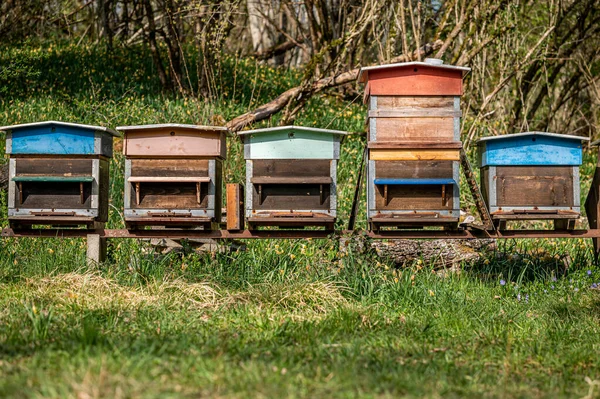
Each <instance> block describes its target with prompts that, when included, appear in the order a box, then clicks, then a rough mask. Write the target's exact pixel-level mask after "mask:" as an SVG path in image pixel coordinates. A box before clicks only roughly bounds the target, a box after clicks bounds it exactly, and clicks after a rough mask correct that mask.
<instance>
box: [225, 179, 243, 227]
mask: <svg viewBox="0 0 600 399" xmlns="http://www.w3.org/2000/svg"><path fill="white" fill-rule="evenodd" d="M243 228H244V186H243V185H242V184H238V183H227V230H242V229H243Z"/></svg>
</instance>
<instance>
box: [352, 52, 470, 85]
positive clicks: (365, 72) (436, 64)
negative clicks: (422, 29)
mask: <svg viewBox="0 0 600 399" xmlns="http://www.w3.org/2000/svg"><path fill="white" fill-rule="evenodd" d="M412 66H426V67H432V68H440V69H449V70H455V71H461V72H462V76H463V77H465V75H467V74H468V73H469V72H471V68H469V67H465V66H457V65H446V64H444V61H442V60H441V59H439V58H425V61H423V62H422V61H410V62H399V63H396V64H385V65H374V66H368V67H362V68H360V72H358V82H359V83H365V82H366V81H367V80H368V77H369V71H380V70H385V69H394V68H404V67H412Z"/></svg>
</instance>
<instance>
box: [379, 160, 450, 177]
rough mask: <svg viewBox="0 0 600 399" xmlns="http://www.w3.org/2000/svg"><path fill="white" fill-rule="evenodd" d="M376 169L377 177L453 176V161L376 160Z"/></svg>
mask: <svg viewBox="0 0 600 399" xmlns="http://www.w3.org/2000/svg"><path fill="white" fill-rule="evenodd" d="M375 170H376V177H377V178H399V179H401V178H409V179H410V178H412V179H435V178H445V177H446V178H451V177H452V161H376V162H375Z"/></svg>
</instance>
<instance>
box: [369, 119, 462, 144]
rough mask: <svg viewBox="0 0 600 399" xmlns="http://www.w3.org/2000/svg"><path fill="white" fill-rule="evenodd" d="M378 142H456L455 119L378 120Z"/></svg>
mask: <svg viewBox="0 0 600 399" xmlns="http://www.w3.org/2000/svg"><path fill="white" fill-rule="evenodd" d="M375 123H376V134H377V136H376V137H377V140H376V141H406V140H414V141H446V142H449V141H454V118H377V119H376V122H375Z"/></svg>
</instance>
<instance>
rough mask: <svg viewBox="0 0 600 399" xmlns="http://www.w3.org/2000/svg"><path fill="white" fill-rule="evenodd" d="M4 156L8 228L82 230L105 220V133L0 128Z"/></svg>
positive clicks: (45, 125) (68, 127)
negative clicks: (6, 155)
mask: <svg viewBox="0 0 600 399" xmlns="http://www.w3.org/2000/svg"><path fill="white" fill-rule="evenodd" d="M0 130H3V131H5V132H6V153H7V154H8V155H9V157H10V159H9V185H8V220H9V223H10V225H11V226H12V227H14V228H22V227H25V226H32V225H69V226H80V225H85V226H86V227H88V228H94V227H99V224H102V223H104V222H106V221H107V220H108V201H109V182H108V180H109V159H110V158H112V154H113V152H112V151H113V146H112V143H113V137H114V136H118V133H117V132H115V131H114V130H111V129H109V128H106V127H101V126H89V125H80V124H76V123H65V122H56V121H47V122H37V123H27V124H22V125H15V126H5V127H0Z"/></svg>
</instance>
